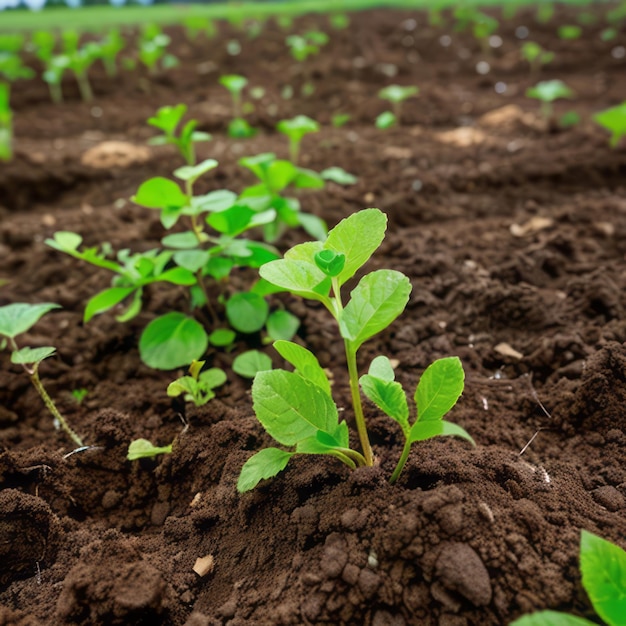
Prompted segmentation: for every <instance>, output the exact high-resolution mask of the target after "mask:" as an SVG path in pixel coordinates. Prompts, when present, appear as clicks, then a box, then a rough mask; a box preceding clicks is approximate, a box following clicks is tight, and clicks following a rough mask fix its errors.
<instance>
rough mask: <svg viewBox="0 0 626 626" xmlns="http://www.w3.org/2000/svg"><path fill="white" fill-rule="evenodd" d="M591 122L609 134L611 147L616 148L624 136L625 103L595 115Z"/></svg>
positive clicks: (625, 132) (625, 130) (625, 125)
mask: <svg viewBox="0 0 626 626" xmlns="http://www.w3.org/2000/svg"><path fill="white" fill-rule="evenodd" d="M593 120H594V122H597V123H598V124H600V126H602V127H603V128H605V129H606V130H608V131H609V132H610V133H611V146H612V147H616V146H617V144H618V143H619V140H620V139H621V138H622V137H623V136H624V135H626V101H624V102H622V104H618V105H617V106H614V107H611V108H610V109H605V110H604V111H600V112H599V113H596V114H595V115H594V116H593Z"/></svg>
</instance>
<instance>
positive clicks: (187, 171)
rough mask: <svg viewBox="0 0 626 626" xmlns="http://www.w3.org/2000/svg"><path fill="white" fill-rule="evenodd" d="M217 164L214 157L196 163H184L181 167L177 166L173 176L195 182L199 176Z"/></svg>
mask: <svg viewBox="0 0 626 626" xmlns="http://www.w3.org/2000/svg"><path fill="white" fill-rule="evenodd" d="M218 165H219V164H218V162H217V161H216V160H215V159H206V160H205V161H202V162H201V163H198V164H197V165H184V166H183V167H179V168H178V169H177V170H175V171H174V176H176V178H180V180H188V181H191V182H195V181H196V180H198V178H200V176H202V175H203V174H206V173H207V172H209V171H210V170H212V169H214V168H216V167H217V166H218Z"/></svg>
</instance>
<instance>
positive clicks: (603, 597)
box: [510, 530, 626, 626]
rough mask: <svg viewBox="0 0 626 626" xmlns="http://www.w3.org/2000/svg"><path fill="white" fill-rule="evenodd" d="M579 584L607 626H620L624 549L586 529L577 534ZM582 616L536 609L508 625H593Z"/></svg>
mask: <svg viewBox="0 0 626 626" xmlns="http://www.w3.org/2000/svg"><path fill="white" fill-rule="evenodd" d="M580 571H581V574H582V585H583V588H584V589H585V591H586V592H587V596H588V597H589V600H590V601H591V605H592V606H593V608H594V610H595V612H596V613H597V615H598V617H599V618H600V619H602V620H603V622H604V623H605V624H607V626H623V625H624V623H625V622H624V616H625V615H626V551H624V550H622V549H621V548H620V547H619V546H616V545H615V544H613V543H611V542H610V541H607V540H606V539H602V537H598V536H597V535H594V534H593V533H590V532H588V531H586V530H583V531H581V534H580ZM595 624H596V622H595V621H594V622H592V621H590V620H588V619H585V618H583V617H576V616H574V615H570V614H568V613H561V612H560V611H540V612H538V613H532V614H531V615H525V616H524V617H520V618H519V619H517V620H515V621H514V622H512V623H511V625H510V626H594V625H595Z"/></svg>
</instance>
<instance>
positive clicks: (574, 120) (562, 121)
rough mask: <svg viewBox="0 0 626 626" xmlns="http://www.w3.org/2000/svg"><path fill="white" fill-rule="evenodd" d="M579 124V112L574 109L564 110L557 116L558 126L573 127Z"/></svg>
mask: <svg viewBox="0 0 626 626" xmlns="http://www.w3.org/2000/svg"><path fill="white" fill-rule="evenodd" d="M579 124H580V114H578V113H577V112H576V111H566V112H565V113H563V115H561V116H560V117H559V126H560V127H561V128H564V129H567V128H574V127H576V126H578V125H579Z"/></svg>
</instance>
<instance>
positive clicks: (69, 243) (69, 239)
mask: <svg viewBox="0 0 626 626" xmlns="http://www.w3.org/2000/svg"><path fill="white" fill-rule="evenodd" d="M82 242H83V238H82V237H81V236H80V235H79V234H77V233H72V232H68V231H65V230H61V231H58V232H56V233H54V239H46V241H45V243H46V244H47V245H49V246H50V247H51V248H55V249H56V250H60V251H61V252H75V251H76V250H78V247H79V246H80V244H81V243H82Z"/></svg>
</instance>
